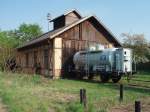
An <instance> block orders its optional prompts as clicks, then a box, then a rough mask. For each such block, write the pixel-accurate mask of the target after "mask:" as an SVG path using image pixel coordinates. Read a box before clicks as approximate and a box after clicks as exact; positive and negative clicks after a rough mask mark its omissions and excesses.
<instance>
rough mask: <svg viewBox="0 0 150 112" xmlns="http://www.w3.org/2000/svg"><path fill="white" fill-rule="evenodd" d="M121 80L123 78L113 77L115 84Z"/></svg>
mask: <svg viewBox="0 0 150 112" xmlns="http://www.w3.org/2000/svg"><path fill="white" fill-rule="evenodd" d="M120 79H121V76H115V77H112V81H113V82H114V83H117V82H119V80H120Z"/></svg>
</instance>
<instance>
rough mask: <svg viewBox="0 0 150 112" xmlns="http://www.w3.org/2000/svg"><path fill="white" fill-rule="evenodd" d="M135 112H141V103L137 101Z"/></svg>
mask: <svg viewBox="0 0 150 112" xmlns="http://www.w3.org/2000/svg"><path fill="white" fill-rule="evenodd" d="M135 112H141V102H140V101H135Z"/></svg>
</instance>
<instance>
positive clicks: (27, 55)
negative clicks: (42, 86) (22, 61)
mask: <svg viewBox="0 0 150 112" xmlns="http://www.w3.org/2000/svg"><path fill="white" fill-rule="evenodd" d="M28 65H29V53H26V67H28Z"/></svg>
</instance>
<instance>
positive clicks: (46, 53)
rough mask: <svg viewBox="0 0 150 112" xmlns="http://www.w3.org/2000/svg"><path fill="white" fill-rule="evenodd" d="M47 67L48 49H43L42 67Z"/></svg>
mask: <svg viewBox="0 0 150 112" xmlns="http://www.w3.org/2000/svg"><path fill="white" fill-rule="evenodd" d="M48 67H49V50H48V49H45V50H44V68H46V69H48Z"/></svg>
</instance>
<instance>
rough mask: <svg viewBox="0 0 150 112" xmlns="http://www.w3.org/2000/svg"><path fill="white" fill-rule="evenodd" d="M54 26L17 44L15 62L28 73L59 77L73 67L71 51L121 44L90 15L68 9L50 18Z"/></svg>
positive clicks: (72, 53) (119, 45) (118, 45)
mask: <svg viewBox="0 0 150 112" xmlns="http://www.w3.org/2000/svg"><path fill="white" fill-rule="evenodd" d="M51 22H53V30H51V31H48V32H47V33H44V34H42V35H40V36H39V37H37V38H35V39H33V40H31V41H29V42H27V43H25V44H24V45H22V46H21V47H19V48H17V58H16V59H17V64H18V65H19V66H20V67H21V68H22V71H23V72H25V73H29V74H34V73H38V74H41V75H45V76H49V77H53V78H59V77H61V76H62V75H64V74H65V73H68V72H69V71H70V70H71V69H73V67H74V64H73V55H74V54H75V53H76V52H77V51H81V50H87V49H89V48H94V49H98V48H101V47H103V48H112V47H121V44H120V42H119V41H118V40H117V39H116V37H115V36H114V35H113V34H112V33H111V32H110V31H109V30H108V29H107V28H106V27H105V26H104V25H103V24H102V23H101V22H100V21H99V20H98V18H97V17H95V16H93V15H91V16H86V17H82V16H81V15H80V14H79V13H78V11H76V10H71V11H69V12H67V13H65V14H63V15H60V16H58V17H56V18H54V19H53V20H51Z"/></svg>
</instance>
